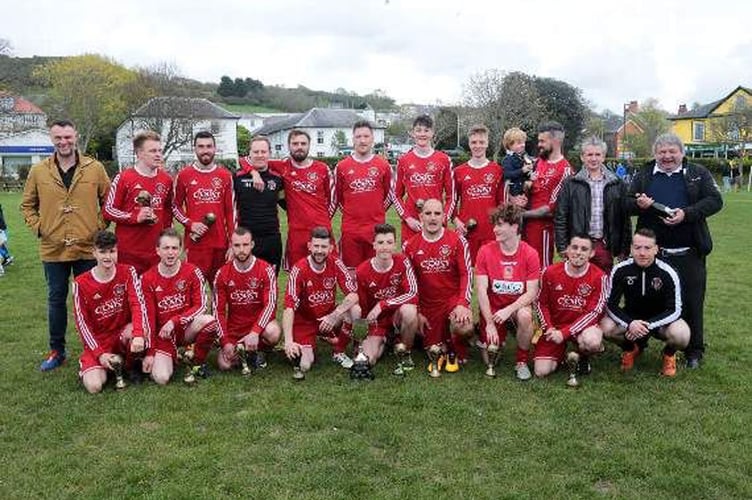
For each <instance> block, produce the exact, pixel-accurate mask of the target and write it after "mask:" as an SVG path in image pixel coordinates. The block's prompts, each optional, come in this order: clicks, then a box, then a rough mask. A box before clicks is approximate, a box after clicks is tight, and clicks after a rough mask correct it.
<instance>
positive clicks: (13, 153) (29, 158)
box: [0, 92, 55, 178]
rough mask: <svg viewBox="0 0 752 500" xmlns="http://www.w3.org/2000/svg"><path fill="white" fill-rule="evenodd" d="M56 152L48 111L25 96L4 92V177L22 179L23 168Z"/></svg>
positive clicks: (0, 170)
mask: <svg viewBox="0 0 752 500" xmlns="http://www.w3.org/2000/svg"><path fill="white" fill-rule="evenodd" d="M54 151H55V148H54V147H53V145H52V141H51V140H50V135H49V132H48V130H47V115H46V114H45V113H44V111H42V110H41V109H40V108H39V107H37V106H36V105H35V104H33V103H32V102H30V101H28V100H26V99H24V98H23V97H20V96H16V95H13V94H10V93H8V92H0V177H12V178H18V168H19V167H20V166H22V165H26V166H31V165H33V164H34V163H37V162H39V161H41V160H42V159H43V158H45V157H47V156H49V155H51V154H52V153H53V152H54Z"/></svg>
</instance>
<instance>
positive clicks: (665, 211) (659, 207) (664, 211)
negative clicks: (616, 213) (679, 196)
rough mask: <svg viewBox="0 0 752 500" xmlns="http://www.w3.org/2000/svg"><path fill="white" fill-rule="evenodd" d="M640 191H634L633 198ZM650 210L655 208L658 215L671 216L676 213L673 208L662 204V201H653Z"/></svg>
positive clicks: (638, 194) (637, 196)
mask: <svg viewBox="0 0 752 500" xmlns="http://www.w3.org/2000/svg"><path fill="white" fill-rule="evenodd" d="M640 194H641V193H635V198H639V197H640ZM650 209H651V210H655V211H656V212H658V216H659V217H673V216H674V214H675V213H676V209H675V208H670V207H667V206H666V205H664V204H663V203H660V202H657V201H654V202H653V204H652V205H650Z"/></svg>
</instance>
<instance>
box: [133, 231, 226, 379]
mask: <svg viewBox="0 0 752 500" xmlns="http://www.w3.org/2000/svg"><path fill="white" fill-rule="evenodd" d="M182 250H183V240H182V238H181V237H180V234H179V233H178V232H177V231H175V230H174V229H172V228H167V229H164V230H163V231H162V233H161V234H160V235H159V239H158V240H157V255H158V256H159V264H157V265H156V266H154V267H152V268H151V269H149V270H148V271H146V273H144V276H143V280H142V287H143V290H144V296H145V298H146V310H147V312H148V314H149V321H150V325H151V330H152V331H153V332H158V333H157V334H156V335H154V340H153V342H152V346H151V348H150V349H149V352H148V354H147V356H146V358H145V359H144V372H146V373H151V378H152V379H153V380H154V381H155V382H156V383H157V384H159V385H164V384H166V383H167V382H169V381H170V378H171V377H172V372H173V366H174V363H175V361H177V348H178V347H179V346H189V345H190V344H192V343H194V342H195V349H194V350H193V351H190V350H189V351H188V352H191V353H192V355H193V359H192V361H190V364H191V365H192V366H190V367H189V370H188V373H187V374H186V377H185V381H186V382H192V381H193V380H195V375H199V376H202V377H204V378H206V377H207V376H208V370H207V368H206V364H205V362H206V357H207V355H208V354H209V350H210V349H211V347H212V344H213V343H214V339H215V338H216V337H217V335H218V333H219V323H218V322H217V320H216V319H215V318H214V317H213V316H210V315H208V314H205V313H204V311H205V310H206V294H205V293H204V277H203V275H202V274H201V271H199V269H198V267H196V266H194V265H193V264H191V263H190V262H181V260H180V254H181V253H182Z"/></svg>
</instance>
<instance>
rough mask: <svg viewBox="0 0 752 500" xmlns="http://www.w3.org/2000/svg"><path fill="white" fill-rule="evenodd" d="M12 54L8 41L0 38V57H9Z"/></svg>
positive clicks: (11, 46) (11, 47)
mask: <svg viewBox="0 0 752 500" xmlns="http://www.w3.org/2000/svg"><path fill="white" fill-rule="evenodd" d="M12 54H13V45H12V44H11V43H10V40H7V39H5V38H0V56H10V55H12Z"/></svg>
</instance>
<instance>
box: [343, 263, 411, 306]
mask: <svg viewBox="0 0 752 500" xmlns="http://www.w3.org/2000/svg"><path fill="white" fill-rule="evenodd" d="M374 259H375V258H374ZM374 259H368V260H367V261H365V262H363V263H362V264H360V265H359V266H358V268H357V269H356V270H355V275H356V276H357V278H358V302H359V304H360V307H361V309H362V311H363V316H365V315H367V314H368V313H369V312H370V311H371V309H373V308H374V307H375V306H376V304H379V305H380V306H381V310H382V311H392V310H394V309H396V308H398V307H399V306H401V305H402V304H417V302H418V299H417V296H418V281H417V279H416V278H415V272H413V266H411V265H410V261H409V260H408V259H407V257H405V256H404V255H402V254H396V255H395V256H394V261H393V263H392V267H391V268H390V269H389V270H387V271H384V272H381V271H377V270H376V268H375V267H374V266H373V261H374Z"/></svg>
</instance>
